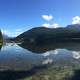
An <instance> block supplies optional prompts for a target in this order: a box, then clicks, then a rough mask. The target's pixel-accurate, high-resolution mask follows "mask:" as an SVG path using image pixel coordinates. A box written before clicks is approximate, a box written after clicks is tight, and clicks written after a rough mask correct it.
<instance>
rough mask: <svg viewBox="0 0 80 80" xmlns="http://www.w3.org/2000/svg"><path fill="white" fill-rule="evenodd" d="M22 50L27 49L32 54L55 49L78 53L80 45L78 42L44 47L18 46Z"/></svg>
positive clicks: (50, 44)
mask: <svg viewBox="0 0 80 80" xmlns="http://www.w3.org/2000/svg"><path fill="white" fill-rule="evenodd" d="M19 46H21V47H22V48H25V49H28V50H30V51H32V52H33V53H44V52H47V51H50V50H55V49H67V50H71V51H80V43H79V42H57V43H54V44H53V43H49V44H45V45H41V46H39V45H28V44H25V45H24V44H20V45H19Z"/></svg>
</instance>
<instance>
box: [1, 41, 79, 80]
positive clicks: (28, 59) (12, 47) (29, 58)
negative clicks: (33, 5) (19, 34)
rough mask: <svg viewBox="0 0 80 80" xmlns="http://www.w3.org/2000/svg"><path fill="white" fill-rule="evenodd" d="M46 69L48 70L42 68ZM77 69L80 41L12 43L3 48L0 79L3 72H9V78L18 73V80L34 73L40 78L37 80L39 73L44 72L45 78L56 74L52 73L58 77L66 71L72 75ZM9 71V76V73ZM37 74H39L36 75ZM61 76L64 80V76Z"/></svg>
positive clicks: (4, 73)
mask: <svg viewBox="0 0 80 80" xmlns="http://www.w3.org/2000/svg"><path fill="white" fill-rule="evenodd" d="M39 53H40V54H39ZM43 69H44V71H41V70H43ZM76 69H80V43H78V42H75V43H73V42H72V43H71V42H66V43H55V44H46V45H42V46H38V45H19V46H18V45H17V44H12V43H8V44H6V45H4V46H3V47H2V49H1V51H0V78H1V74H2V76H3V75H5V77H8V76H9V75H11V76H14V75H15V74H16V75H15V76H14V80H15V79H16V78H24V77H29V76H33V75H35V76H34V77H33V78H34V80H39V79H37V78H36V79H35V77H40V76H41V75H39V74H43V75H42V76H43V77H44V76H45V75H48V76H50V77H53V76H51V74H53V75H54V77H55V76H58V75H59V74H60V75H61V76H64V77H65V75H66V74H68V75H72V74H73V71H74V70H76ZM6 71H7V72H8V73H9V75H7V74H6V73H7V72H6ZM37 73H38V75H36V74H37ZM61 73H63V74H61ZM19 74H20V75H21V76H19ZM60 75H59V77H60ZM17 76H18V77H17ZM54 77H53V78H54ZM67 77H69V76H67ZM2 78H3V77H2ZM8 78H9V77H8ZM53 78H52V79H51V80H53ZM60 79H61V80H63V79H62V78H61V77H60ZM3 80H4V78H3ZM10 80H12V79H10ZM42 80H45V79H42ZM55 80H58V79H55ZM67 80H69V79H67Z"/></svg>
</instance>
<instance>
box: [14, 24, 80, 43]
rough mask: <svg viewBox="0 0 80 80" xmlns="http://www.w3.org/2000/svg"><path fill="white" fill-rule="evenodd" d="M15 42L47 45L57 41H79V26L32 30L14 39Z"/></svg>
mask: <svg viewBox="0 0 80 80" xmlns="http://www.w3.org/2000/svg"><path fill="white" fill-rule="evenodd" d="M15 41H16V42H17V41H18V42H21V43H24V44H25V43H26V44H46V43H47V44H49V43H50V42H58V41H61V42H63V41H80V25H79V24H75V25H68V26H67V27H65V28H61V27H60V28H46V27H36V28H32V29H30V30H28V31H26V32H24V33H22V34H20V35H19V36H17V37H16V39H15Z"/></svg>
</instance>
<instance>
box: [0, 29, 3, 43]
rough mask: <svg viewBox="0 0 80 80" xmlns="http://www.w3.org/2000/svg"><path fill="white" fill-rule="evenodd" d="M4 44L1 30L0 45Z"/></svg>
mask: <svg viewBox="0 0 80 80" xmlns="http://www.w3.org/2000/svg"><path fill="white" fill-rule="evenodd" d="M2 44H3V37H2V32H1V30H0V45H2Z"/></svg>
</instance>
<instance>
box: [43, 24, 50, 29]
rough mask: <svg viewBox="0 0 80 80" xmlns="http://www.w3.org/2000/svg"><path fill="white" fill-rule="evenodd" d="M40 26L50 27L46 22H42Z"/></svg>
mask: <svg viewBox="0 0 80 80" xmlns="http://www.w3.org/2000/svg"><path fill="white" fill-rule="evenodd" d="M42 26H44V27H47V28H48V27H50V24H47V23H44V24H42Z"/></svg>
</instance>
